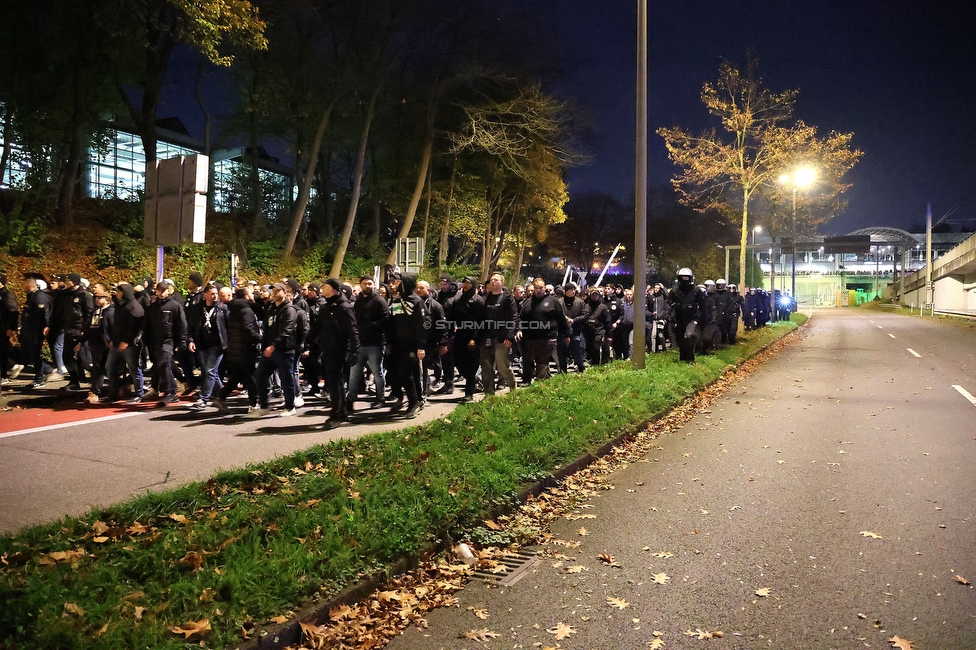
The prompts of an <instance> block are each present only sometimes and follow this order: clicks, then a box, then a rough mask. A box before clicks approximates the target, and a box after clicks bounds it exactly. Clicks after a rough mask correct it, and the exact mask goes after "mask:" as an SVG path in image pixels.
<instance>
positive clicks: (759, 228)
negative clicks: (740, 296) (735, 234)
mask: <svg viewBox="0 0 976 650" xmlns="http://www.w3.org/2000/svg"><path fill="white" fill-rule="evenodd" d="M757 232H762V226H756V227H755V228H753V229H752V257H753V261H755V263H756V266H760V264H759V253H758V252H756V233H757ZM761 270H762V267H761V266H760V271H761ZM759 276H760V278H762V273H761V272H760V274H759ZM740 291H741V289H740Z"/></svg>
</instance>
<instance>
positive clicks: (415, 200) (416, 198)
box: [386, 105, 436, 264]
mask: <svg viewBox="0 0 976 650" xmlns="http://www.w3.org/2000/svg"><path fill="white" fill-rule="evenodd" d="M435 113H436V111H435V110H434V108H433V105H432V106H431V108H430V109H429V110H428V112H427V137H426V139H425V140H424V150H423V153H422V154H421V155H420V170H419V171H418V172H417V184H416V185H415V186H414V188H413V195H412V196H411V197H410V205H409V206H408V207H407V214H406V216H404V218H403V225H402V226H401V227H400V234H398V235H397V239H402V238H404V237H408V236H409V235H410V228H412V227H413V219H414V216H415V215H416V214H417V207H418V206H419V205H420V197H421V196H423V193H424V185H425V184H426V183H427V169H428V167H429V166H430V158H431V154H432V153H433V151H434V114H435ZM395 260H396V244H395V243H394V246H393V250H391V251H390V254H389V255H388V256H387V258H386V263H387V264H393V262H394V261H395Z"/></svg>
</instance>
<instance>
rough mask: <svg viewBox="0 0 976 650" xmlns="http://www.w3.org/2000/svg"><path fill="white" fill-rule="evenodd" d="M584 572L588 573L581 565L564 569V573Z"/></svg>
mask: <svg viewBox="0 0 976 650" xmlns="http://www.w3.org/2000/svg"><path fill="white" fill-rule="evenodd" d="M584 571H589V569H587V568H586V567H585V566H583V565H582V564H577V565H576V566H568V567H566V573H583V572H584Z"/></svg>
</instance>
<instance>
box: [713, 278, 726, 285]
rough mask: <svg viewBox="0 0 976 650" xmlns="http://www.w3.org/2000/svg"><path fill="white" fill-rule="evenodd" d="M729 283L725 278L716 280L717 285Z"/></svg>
mask: <svg viewBox="0 0 976 650" xmlns="http://www.w3.org/2000/svg"><path fill="white" fill-rule="evenodd" d="M727 284H728V282H726V281H725V278H719V279H718V280H716V281H715V286H717V287H724V286H725V285H727Z"/></svg>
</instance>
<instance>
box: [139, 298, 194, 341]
mask: <svg viewBox="0 0 976 650" xmlns="http://www.w3.org/2000/svg"><path fill="white" fill-rule="evenodd" d="M147 320H148V321H149V327H148V330H147V332H146V336H147V338H148V339H149V342H150V344H151V345H152V346H153V347H154V348H159V347H161V346H163V345H172V346H173V347H174V349H178V348H183V347H185V346H186V332H187V324H186V313H185V312H184V311H183V305H182V303H180V302H179V301H177V300H176V299H175V298H174V297H173V296H172V295H169V296H166V297H165V298H163V299H162V300H157V301H156V302H154V303H153V304H151V305H149V313H148V314H147Z"/></svg>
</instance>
